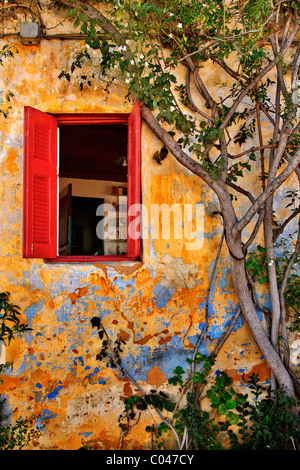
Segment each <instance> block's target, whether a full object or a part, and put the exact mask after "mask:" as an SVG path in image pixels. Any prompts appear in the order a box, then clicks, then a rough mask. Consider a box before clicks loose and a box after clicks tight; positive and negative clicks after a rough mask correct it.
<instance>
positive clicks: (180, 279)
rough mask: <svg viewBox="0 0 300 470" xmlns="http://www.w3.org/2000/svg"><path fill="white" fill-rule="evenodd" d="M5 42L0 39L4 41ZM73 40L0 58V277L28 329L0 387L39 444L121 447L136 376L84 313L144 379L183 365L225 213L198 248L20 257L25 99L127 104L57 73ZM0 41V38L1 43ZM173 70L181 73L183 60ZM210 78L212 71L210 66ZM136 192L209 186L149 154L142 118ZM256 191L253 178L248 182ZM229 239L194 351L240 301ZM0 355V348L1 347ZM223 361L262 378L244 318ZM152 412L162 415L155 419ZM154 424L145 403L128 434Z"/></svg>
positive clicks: (154, 382) (221, 365) (180, 192)
mask: <svg viewBox="0 0 300 470" xmlns="http://www.w3.org/2000/svg"><path fill="white" fill-rule="evenodd" d="M2 43H3V44H4V40H3V41H2ZM78 44H79V43H78V41H69V40H68V41H67V40H64V41H63V40H60V39H52V40H45V39H43V40H41V42H40V44H39V45H38V46H23V45H22V44H21V43H18V50H19V51H18V53H17V54H16V55H15V57H14V59H13V60H7V61H5V62H4V66H3V67H2V68H1V82H2V83H1V86H4V87H5V88H9V89H10V90H11V91H12V92H13V93H14V99H13V103H12V104H13V107H12V110H11V112H10V114H9V116H8V118H7V119H1V129H0V198H1V224H0V227H1V228H0V231H1V236H0V280H1V291H9V292H10V293H11V299H12V301H13V303H15V304H16V305H18V306H19V307H20V309H21V312H22V320H24V322H27V323H28V324H29V326H30V327H31V328H32V330H31V331H30V332H27V333H26V334H24V335H21V336H20V337H18V338H17V339H16V340H14V341H12V343H11V345H10V346H9V347H7V348H6V350H5V355H4V356H5V357H4V359H5V360H6V361H13V363H14V366H13V370H12V371H10V372H8V373H7V374H6V375H4V376H3V380H4V382H3V385H1V390H0V392H1V394H2V397H5V398H7V410H8V411H13V410H15V409H16V412H15V414H14V415H13V420H15V419H16V418H18V417H19V416H23V417H24V416H32V415H38V417H39V418H38V423H39V424H44V426H45V427H44V430H43V432H42V435H41V437H40V438H39V441H38V444H37V448H39V449H67V450H70V449H79V448H81V447H82V446H84V445H88V446H90V448H95V449H117V448H118V446H119V439H120V435H121V431H120V428H119V427H118V417H119V414H120V413H121V412H122V410H123V406H122V398H124V397H128V396H130V394H131V393H132V392H133V391H134V390H135V388H134V386H133V385H132V384H131V383H130V382H129V381H128V380H125V379H124V378H120V377H118V376H117V375H116V374H115V372H114V371H113V370H111V369H109V368H107V367H105V363H104V362H101V361H97V359H96V355H97V353H98V351H99V347H100V343H99V339H98V336H97V331H96V329H92V326H91V318H92V317H94V316H99V315H100V316H101V318H102V320H103V325H104V326H105V328H106V329H107V331H108V332H109V334H110V336H111V338H113V339H116V338H122V339H125V340H126V346H125V348H124V353H123V365H124V367H126V369H127V370H128V372H129V373H130V374H131V375H132V376H133V377H134V379H135V380H137V381H139V383H140V384H141V385H142V386H143V387H144V388H145V390H150V389H153V388H156V387H161V388H162V389H163V390H165V391H170V392H172V393H174V387H171V386H170V385H168V378H169V377H171V376H172V374H173V369H174V368H175V367H176V366H177V365H181V366H182V367H183V368H186V370H187V369H188V365H187V364H186V358H188V357H191V353H192V348H193V345H195V343H196V341H197V338H198V336H199V334H201V331H202V329H203V326H204V306H205V295H206V292H207V287H208V277H209V274H210V272H211V269H212V265H213V261H214V259H215V257H216V253H217V250H218V245H219V242H220V237H221V221H220V220H219V218H218V216H217V217H215V218H212V217H208V216H205V218H204V231H205V236H204V240H203V244H202V247H201V249H199V250H193V249H187V240H184V239H183V240H177V239H171V240H165V239H162V238H159V239H153V238H151V224H150V223H149V226H148V229H149V230H148V234H149V236H148V237H147V239H145V240H144V242H143V253H142V258H141V260H140V262H136V263H129V262H126V263H125V262H119V263H106V264H101V263H97V264H92V263H86V264H67V263H64V264H51V263H46V262H44V261H43V260H41V259H23V258H22V191H23V181H22V176H23V108H24V106H26V105H29V106H32V107H35V108H38V109H40V110H42V111H45V112H49V113H67V112H72V113H73V112H76V113H100V112H101V113H103V112H108V113H112V112H130V110H131V108H132V104H130V103H126V102H125V100H124V96H125V94H126V91H125V90H124V89H122V88H115V89H114V90H112V93H110V94H109V95H108V96H107V95H106V93H105V92H104V91H103V90H101V88H100V86H98V88H97V89H94V88H93V87H92V88H88V89H85V90H84V91H83V92H81V91H80V90H79V88H78V87H77V86H76V85H75V84H74V83H68V82H66V81H65V80H58V78H57V77H58V74H59V72H60V70H61V69H62V68H64V67H66V66H67V65H68V63H70V60H71V54H72V52H73V49H74V48H76V47H77V46H78ZM0 45H1V43H0ZM178 73H181V72H180V70H179V72H178ZM207 79H209V80H215V79H217V76H216V72H215V71H214V70H213V69H211V70H210V69H209V70H207ZM141 140H142V148H141V152H142V157H141V158H142V163H141V171H142V178H141V186H142V202H143V204H144V205H145V206H146V207H147V208H148V209H149V213H150V208H151V205H152V204H163V203H166V204H169V205H170V206H171V205H172V204H180V205H182V207H183V205H184V204H194V205H195V204H196V203H197V202H198V203H202V204H204V205H207V204H209V203H211V202H213V201H214V196H213V194H212V192H211V191H210V190H209V188H208V187H207V186H206V185H205V184H204V183H202V182H201V181H200V180H199V179H198V178H197V177H196V176H194V175H193V174H191V173H190V172H189V171H187V170H185V169H184V168H183V167H181V166H180V165H179V164H178V163H177V162H176V161H175V159H174V158H173V157H172V155H170V154H169V155H168V157H167V159H166V160H164V162H163V164H162V165H158V164H157V163H156V161H155V160H153V154H154V153H155V151H156V150H159V149H160V148H161V143H160V142H159V141H158V140H157V138H156V137H155V136H154V135H153V134H152V132H151V131H150V130H149V129H148V128H147V126H146V125H145V123H142V136H141ZM254 191H255V187H254ZM227 256H228V253H227V250H226V248H225V247H223V249H222V253H221V259H220V264H219V267H218V270H217V274H216V279H215V282H214V285H213V289H212V301H211V304H210V309H209V328H208V333H207V336H206V340H205V341H204V343H203V344H202V345H201V348H200V352H203V353H209V352H210V351H211V350H212V348H213V346H214V345H215V344H216V342H217V340H218V339H219V338H220V337H221V335H222V334H223V333H224V332H225V331H226V327H228V325H229V324H230V321H231V319H232V318H233V315H234V313H235V311H236V306H237V301H236V296H235V294H234V292H233V287H232V282H231V275H230V270H229V267H228V264H227ZM2 355H3V354H2ZM217 370H226V371H227V372H228V374H229V375H230V376H231V377H232V378H233V379H234V380H235V381H236V382H237V383H238V382H239V381H240V380H241V379H242V377H247V376H249V375H250V374H251V373H252V372H256V373H257V372H258V373H259V374H260V377H261V379H262V381H265V380H268V378H269V368H268V366H267V365H266V364H265V362H264V361H263V358H262V357H261V353H260V351H259V350H258V349H257V347H256V345H255V344H254V342H253V339H252V337H251V335H250V333H249V330H248V328H247V326H246V325H245V324H244V322H243V320H242V319H239V321H238V322H237V325H236V327H235V329H234V332H233V333H232V335H231V336H230V338H229V339H228V341H227V342H226V343H225V345H224V346H223V348H222V350H221V352H220V354H219V356H218V359H217V363H216V365H215V367H214V369H213V373H215V372H216V371H217ZM155 420H156V421H158V418H157V417H156V418H155ZM147 424H149V425H152V424H153V414H152V415H151V414H150V413H145V415H144V417H143V418H142V419H141V420H140V422H139V424H138V425H137V426H135V427H134V428H133V430H132V431H131V432H130V433H129V434H128V435H127V436H126V437H125V438H124V442H123V447H124V448H128V449H138V448H147V447H148V448H149V446H150V436H149V435H148V434H147V433H145V432H144V431H143V430H144V428H145V425H147Z"/></svg>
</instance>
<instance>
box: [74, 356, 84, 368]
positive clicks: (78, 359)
mask: <svg viewBox="0 0 300 470" xmlns="http://www.w3.org/2000/svg"><path fill="white" fill-rule="evenodd" d="M78 362H80V364H81V365H82V367H83V366H84V360H83V357H82V356H79V357H75V359H74V361H73V363H74V366H77V363H78Z"/></svg>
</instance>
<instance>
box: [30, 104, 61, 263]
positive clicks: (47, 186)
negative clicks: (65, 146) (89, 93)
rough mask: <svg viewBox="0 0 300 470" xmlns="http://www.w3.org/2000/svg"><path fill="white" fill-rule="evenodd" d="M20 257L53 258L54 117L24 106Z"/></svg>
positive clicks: (55, 197) (55, 144) (55, 171)
mask: <svg viewBox="0 0 300 470" xmlns="http://www.w3.org/2000/svg"><path fill="white" fill-rule="evenodd" d="M23 256H24V258H55V257H57V119H56V118H55V117H53V116H50V115H49V114H46V113H43V112H41V111H39V110H37V109H34V108H31V107H29V106H27V107H25V109H24V193H23Z"/></svg>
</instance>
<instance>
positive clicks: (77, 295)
mask: <svg viewBox="0 0 300 470" xmlns="http://www.w3.org/2000/svg"><path fill="white" fill-rule="evenodd" d="M87 291H88V288H87V287H86V286H85V287H78V289H76V290H75V292H71V293H70V294H69V297H70V299H71V302H72V304H75V303H76V300H77V299H79V298H80V297H84V296H85V295H86V293H87Z"/></svg>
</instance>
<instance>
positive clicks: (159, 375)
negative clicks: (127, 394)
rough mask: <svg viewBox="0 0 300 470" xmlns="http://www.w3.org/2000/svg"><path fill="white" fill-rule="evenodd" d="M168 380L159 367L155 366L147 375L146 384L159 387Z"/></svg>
mask: <svg viewBox="0 0 300 470" xmlns="http://www.w3.org/2000/svg"><path fill="white" fill-rule="evenodd" d="M165 380H166V375H165V374H164V373H163V372H162V371H161V370H160V368H159V367H157V366H154V367H152V369H151V370H149V372H148V374H147V380H146V382H147V383H148V384H150V385H154V386H155V387H159V386H160V385H161V384H162V383H164V381H165Z"/></svg>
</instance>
